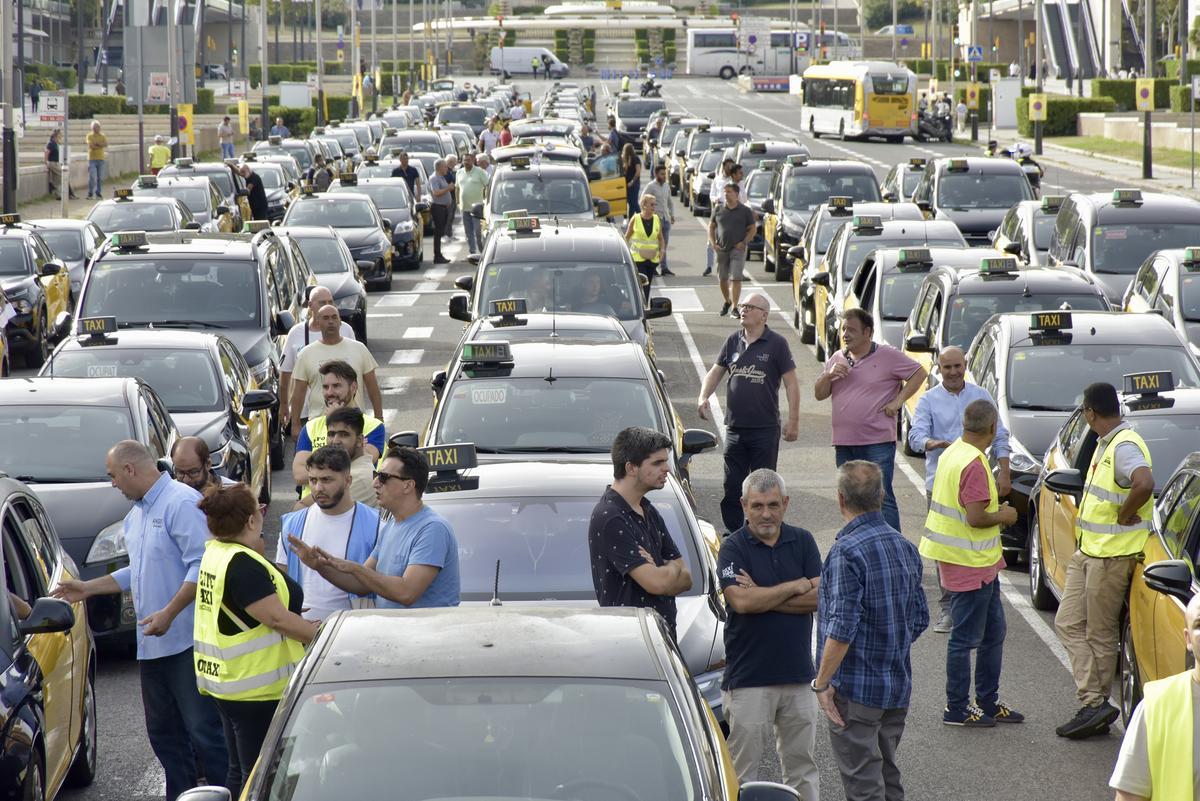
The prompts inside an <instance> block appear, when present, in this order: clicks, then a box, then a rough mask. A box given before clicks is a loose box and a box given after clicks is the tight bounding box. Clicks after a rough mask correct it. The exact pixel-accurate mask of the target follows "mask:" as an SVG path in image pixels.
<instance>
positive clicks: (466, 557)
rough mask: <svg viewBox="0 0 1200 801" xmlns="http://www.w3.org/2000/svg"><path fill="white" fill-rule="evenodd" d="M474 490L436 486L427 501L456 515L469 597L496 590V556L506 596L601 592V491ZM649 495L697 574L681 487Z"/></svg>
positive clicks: (452, 518) (572, 596)
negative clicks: (595, 541) (596, 544)
mask: <svg viewBox="0 0 1200 801" xmlns="http://www.w3.org/2000/svg"><path fill="white" fill-rule="evenodd" d="M485 480H486V479H485ZM535 492H536V491H535ZM472 494H473V493H469V492H468V493H459V494H458V495H457V496H456V497H454V498H446V499H445V500H443V499H442V496H441V495H440V494H434V495H430V496H429V500H428V501H427V503H428V504H429V506H430V507H432V508H433V510H434V511H435V512H437V513H438V514H440V515H441V516H442V517H444V518H446V520H447V521H448V522H449V523H450V528H451V529H452V530H453V531H454V536H455V538H456V539H457V540H458V552H459V563H458V567H459V573H460V575H461V578H462V600H463V601H464V602H470V601H486V600H488V599H489V598H491V597H492V592H493V589H494V586H495V579H496V560H500V566H501V567H500V594H501V597H502V598H503V600H505V601H510V600H511V601H595V600H596V589H595V586H594V585H593V584H592V566H591V559H590V557H589V556H588V521H589V520H590V519H591V516H592V510H593V509H594V508H595V507H596V496H595V495H588V496H586V497H573V498H572V497H568V498H563V497H552V498H539V497H536V495H534V496H523V497H520V498H473V497H471V496H472ZM646 499H647V500H649V501H650V502H651V503H652V504H654V508H655V509H657V510H658V513H659V514H660V515H662V518H663V520H664V521H665V522H666V524H667V531H668V532H669V533H670V535H671V539H672V540H674V541H675V543H676V544H677V545H679V547H680V549H681V550H682V551H683V561H684V564H685V566H686V567H687V568H688V570H689V571H690V572H691V573H692V575H694V576H695V575H700V574H699V573H698V572H697V571H698V570H703V569H704V567H703V566H702V565H699V564H698V558H697V556H696V551H695V548H696V546H695V536H694V535H693V534H692V533H691V532H690V531H689V530H688V528H687V525H688V523H687V518H686V516H685V512H684V510H683V508H682V505H681V503H680V501H679V499H678V498H677V497H676V495H675V493H674V492H673V491H671V490H670V489H662V490H655V491H654V492H651V493H650V494H649V495H647V496H646ZM702 586H703V582H699V581H697V582H695V583H694V584H693V585H692V589H691V590H689V591H688V592H685V593H684V595H699V594H700V591H701V588H702Z"/></svg>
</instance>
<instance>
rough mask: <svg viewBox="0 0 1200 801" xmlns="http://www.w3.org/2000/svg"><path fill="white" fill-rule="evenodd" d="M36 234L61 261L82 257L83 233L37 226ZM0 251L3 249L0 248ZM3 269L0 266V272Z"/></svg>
mask: <svg viewBox="0 0 1200 801" xmlns="http://www.w3.org/2000/svg"><path fill="white" fill-rule="evenodd" d="M38 234H40V235H41V237H42V241H43V242H45V243H46V247H48V248H50V250H51V251H52V252H53V253H54V255H55V256H57V257H58V258H60V259H62V260H63V261H79V260H80V259H82V258H83V234H82V232H81V231H74V230H71V229H69V228H39V229H38ZM0 253H3V250H2V249H0ZM3 271H4V270H3V268H2V267H0V273H2V272H3Z"/></svg>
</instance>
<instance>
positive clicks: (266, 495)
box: [258, 460, 271, 504]
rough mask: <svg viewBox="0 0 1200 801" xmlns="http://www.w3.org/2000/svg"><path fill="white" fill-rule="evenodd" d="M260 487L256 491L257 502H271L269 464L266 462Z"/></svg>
mask: <svg viewBox="0 0 1200 801" xmlns="http://www.w3.org/2000/svg"><path fill="white" fill-rule="evenodd" d="M268 461H269V460H268ZM263 474H264V475H263V482H262V489H260V490H259V491H258V502H259V503H265V504H270V503H271V465H270V464H267V469H266V470H264V471H263Z"/></svg>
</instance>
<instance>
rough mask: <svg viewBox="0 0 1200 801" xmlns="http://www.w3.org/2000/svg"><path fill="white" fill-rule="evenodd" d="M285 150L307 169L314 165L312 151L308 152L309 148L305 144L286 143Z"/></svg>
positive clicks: (300, 165)
mask: <svg viewBox="0 0 1200 801" xmlns="http://www.w3.org/2000/svg"><path fill="white" fill-rule="evenodd" d="M283 150H284V152H285V153H287V154H288V155H289V156H291V157H292V158H294V159H295V160H296V165H297V166H298V167H299V168H300V169H302V170H307V169H308V168H309V167H311V166H312V153H310V152H308V148H307V147H306V146H304V145H284V146H283Z"/></svg>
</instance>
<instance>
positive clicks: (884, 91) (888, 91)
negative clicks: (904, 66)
mask: <svg viewBox="0 0 1200 801" xmlns="http://www.w3.org/2000/svg"><path fill="white" fill-rule="evenodd" d="M871 91H873V92H874V93H875V94H877V95H905V94H908V76H907V75H892V74H890V73H889V74H887V75H872V76H871Z"/></svg>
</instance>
